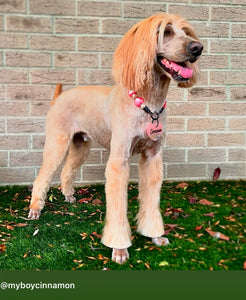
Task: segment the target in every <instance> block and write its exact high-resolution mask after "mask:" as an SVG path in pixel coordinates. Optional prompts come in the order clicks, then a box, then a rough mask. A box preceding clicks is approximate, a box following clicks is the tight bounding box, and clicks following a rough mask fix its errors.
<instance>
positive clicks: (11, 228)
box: [6, 225, 15, 230]
mask: <svg viewBox="0 0 246 300" xmlns="http://www.w3.org/2000/svg"><path fill="white" fill-rule="evenodd" d="M6 228H7V229H8V230H14V229H15V228H14V226H12V225H7V226H6Z"/></svg>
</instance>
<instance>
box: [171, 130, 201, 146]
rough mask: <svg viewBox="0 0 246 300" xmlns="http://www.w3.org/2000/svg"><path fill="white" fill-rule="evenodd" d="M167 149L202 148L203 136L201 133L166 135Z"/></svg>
mask: <svg viewBox="0 0 246 300" xmlns="http://www.w3.org/2000/svg"><path fill="white" fill-rule="evenodd" d="M166 146H167V147H204V146H205V136H204V134H201V133H199V134H198V133H168V134H167V138H166Z"/></svg>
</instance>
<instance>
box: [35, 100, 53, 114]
mask: <svg viewBox="0 0 246 300" xmlns="http://www.w3.org/2000/svg"><path fill="white" fill-rule="evenodd" d="M50 108H51V106H50V103H49V102H48V101H42V102H34V103H32V104H31V116H36V117H41V116H46V115H47V112H48V111H49V109H50Z"/></svg>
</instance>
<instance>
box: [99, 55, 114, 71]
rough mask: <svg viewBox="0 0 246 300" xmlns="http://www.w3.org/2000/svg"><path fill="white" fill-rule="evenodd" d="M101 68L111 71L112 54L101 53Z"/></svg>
mask: <svg viewBox="0 0 246 300" xmlns="http://www.w3.org/2000/svg"><path fill="white" fill-rule="evenodd" d="M100 63H101V68H108V69H111V68H112V65H113V54H112V53H101V60H100Z"/></svg>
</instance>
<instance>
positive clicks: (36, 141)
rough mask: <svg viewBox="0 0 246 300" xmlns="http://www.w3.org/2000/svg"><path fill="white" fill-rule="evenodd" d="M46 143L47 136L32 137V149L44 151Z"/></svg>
mask: <svg viewBox="0 0 246 300" xmlns="http://www.w3.org/2000/svg"><path fill="white" fill-rule="evenodd" d="M44 143H45V135H35V134H34V135H33V136H32V149H33V150H43V148H44Z"/></svg>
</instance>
